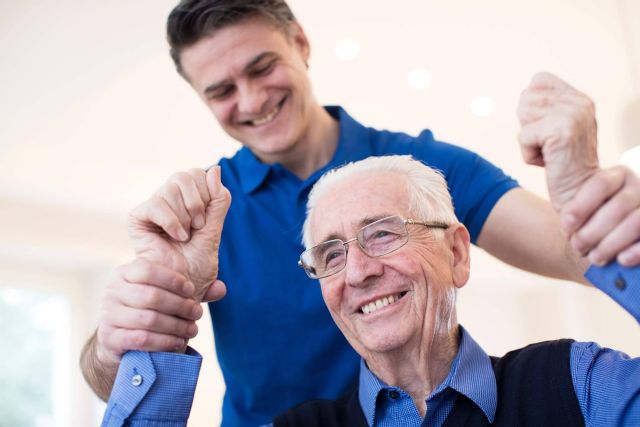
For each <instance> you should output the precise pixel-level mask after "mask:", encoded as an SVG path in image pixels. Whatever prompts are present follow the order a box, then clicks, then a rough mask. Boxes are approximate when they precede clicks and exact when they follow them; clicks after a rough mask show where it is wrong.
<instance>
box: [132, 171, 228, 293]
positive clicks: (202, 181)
mask: <svg viewBox="0 0 640 427" xmlns="http://www.w3.org/2000/svg"><path fill="white" fill-rule="evenodd" d="M230 202H231V195H230V193H229V191H228V190H227V189H226V188H225V187H224V186H223V185H222V183H221V182H220V169H219V167H217V166H216V167H213V168H211V169H209V171H207V172H205V171H204V170H202V169H192V170H190V171H188V172H181V173H177V174H174V175H172V176H171V178H169V180H168V181H167V183H166V184H165V185H164V186H162V187H161V188H160V189H159V190H158V191H157V192H156V193H155V194H154V196H152V197H151V198H150V199H149V200H147V201H146V202H144V203H143V204H142V205H140V206H139V207H137V208H136V209H135V210H134V211H133V212H132V213H131V215H130V216H129V236H130V237H131V240H132V241H133V246H134V249H135V251H136V255H137V256H138V257H140V258H144V259H147V260H149V261H152V262H155V263H159V264H162V265H164V266H166V267H168V268H170V269H172V270H174V271H177V272H182V273H183V274H184V275H185V276H186V277H187V278H188V279H189V281H190V282H192V283H193V284H194V286H195V294H194V297H195V298H196V299H197V300H202V299H203V298H204V299H206V300H215V299H219V298H221V297H223V296H224V294H225V292H226V289H225V287H224V284H223V283H222V282H220V281H217V276H218V247H219V245H220V234H221V232H222V225H223V222H224V217H225V215H226V213H227V210H228V208H229V204H230ZM205 297H206V298H205Z"/></svg>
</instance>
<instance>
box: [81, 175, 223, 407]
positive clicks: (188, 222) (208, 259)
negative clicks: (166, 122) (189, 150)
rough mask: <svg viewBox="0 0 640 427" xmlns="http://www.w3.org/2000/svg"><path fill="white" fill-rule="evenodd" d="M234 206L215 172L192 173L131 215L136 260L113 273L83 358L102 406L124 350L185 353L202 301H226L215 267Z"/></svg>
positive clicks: (172, 181)
mask: <svg viewBox="0 0 640 427" xmlns="http://www.w3.org/2000/svg"><path fill="white" fill-rule="evenodd" d="M230 200H231V197H230V194H229V192H228V191H227V189H226V188H224V186H223V185H222V183H221V181H220V172H219V169H218V168H217V167H216V168H211V169H210V170H209V171H208V172H205V171H203V170H195V169H194V170H191V171H189V172H184V173H178V174H175V175H174V176H172V177H171V178H170V179H169V181H168V182H167V183H166V184H165V185H164V186H163V187H162V188H160V190H158V192H157V193H156V194H154V195H153V196H152V197H151V198H150V199H149V200H147V201H146V202H144V203H143V204H142V205H140V206H139V207H138V208H136V209H135V210H134V211H133V212H132V213H131V215H130V219H129V232H130V236H131V238H132V241H133V244H134V248H135V251H136V255H137V259H136V260H135V261H133V262H131V263H129V264H127V265H124V266H122V267H119V268H117V269H116V270H115V272H114V274H113V276H112V278H111V280H110V281H109V284H108V285H107V288H106V290H105V292H104V295H103V297H102V314H101V316H100V323H99V325H98V330H97V331H96V334H95V335H94V336H93V337H92V338H91V339H90V340H89V341H88V342H87V344H86V345H85V348H84V350H83V352H82V355H81V358H80V366H81V368H82V372H83V374H84V376H85V379H86V380H87V382H88V383H89V385H90V386H91V388H92V389H93V390H94V391H95V392H96V394H97V395H98V396H99V397H101V398H102V399H104V400H106V398H107V397H108V396H109V393H110V391H111V386H112V384H113V381H114V378H115V373H116V371H117V369H118V364H119V363H120V358H121V356H122V355H123V354H124V353H125V352H126V351H128V350H140V351H180V350H182V351H184V349H185V348H186V342H187V341H188V339H189V338H192V337H194V336H195V334H196V333H197V327H196V325H195V321H196V320H198V319H199V318H200V316H202V313H203V310H202V307H201V306H200V302H203V301H213V300H217V299H220V298H222V297H223V296H224V295H225V292H226V288H225V286H224V284H223V283H222V282H221V281H219V280H217V275H218V263H217V260H218V242H219V241H220V234H221V232H222V225H223V222H224V218H225V215H226V212H227V209H228V207H229V204H230ZM176 206H177V207H176Z"/></svg>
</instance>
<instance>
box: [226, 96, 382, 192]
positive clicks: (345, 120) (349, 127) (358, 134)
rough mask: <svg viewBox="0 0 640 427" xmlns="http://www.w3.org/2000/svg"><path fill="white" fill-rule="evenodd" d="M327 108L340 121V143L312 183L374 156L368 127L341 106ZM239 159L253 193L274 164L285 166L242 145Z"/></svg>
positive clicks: (244, 184)
mask: <svg viewBox="0 0 640 427" xmlns="http://www.w3.org/2000/svg"><path fill="white" fill-rule="evenodd" d="M324 108H325V109H326V110H327V112H328V113H329V114H330V115H331V116H332V117H333V118H334V119H336V120H338V123H339V137H338V145H337V147H336V152H335V153H334V155H333V158H332V159H331V161H330V162H329V163H328V164H327V165H326V166H325V167H323V168H321V169H320V170H319V171H317V172H316V173H314V174H312V176H311V177H310V180H311V181H312V182H315V180H317V178H319V177H320V175H322V174H323V173H324V172H326V171H327V170H328V169H332V168H334V167H336V166H341V165H343V164H345V163H348V162H351V161H356V160H361V159H365V158H367V157H369V156H371V155H373V151H372V150H371V144H370V143H369V132H368V130H367V128H366V127H364V126H362V125H361V124H360V123H358V122H357V121H355V120H354V119H353V118H352V117H351V116H350V115H349V114H347V112H346V111H345V110H344V109H343V108H342V107H340V106H327V107H324ZM238 162H239V166H240V167H239V169H240V171H241V174H242V175H241V180H240V181H241V186H242V191H244V193H245V194H248V193H251V192H253V191H255V190H256V189H257V188H258V187H260V185H262V183H263V182H264V181H265V180H266V179H267V176H268V175H269V172H270V171H271V170H272V169H273V168H274V167H282V166H280V165H279V164H278V163H276V164H267V163H263V162H262V161H260V159H258V158H257V157H256V155H255V154H253V152H251V150H250V149H249V148H247V147H242V148H241V149H240V151H239V152H238ZM276 165H278V166H276Z"/></svg>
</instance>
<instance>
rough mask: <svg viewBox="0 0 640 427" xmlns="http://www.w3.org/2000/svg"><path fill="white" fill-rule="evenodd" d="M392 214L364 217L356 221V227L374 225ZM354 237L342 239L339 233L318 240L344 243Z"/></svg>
mask: <svg viewBox="0 0 640 427" xmlns="http://www.w3.org/2000/svg"><path fill="white" fill-rule="evenodd" d="M392 215H393V214H388V213H383V214H379V215H373V216H366V217H364V218H362V219H361V220H360V221H358V227H359V228H362V227H364V226H367V225H369V224H371V223H374V222H376V221H378V220H381V219H382V218H387V217H390V216H392ZM354 237H356V236H351V237H349V238H346V237H344V236H343V235H342V234H339V233H331V234H329V235H327V236H325V238H324V239H322V240H320V242H328V241H329V240H342V241H346V240H348V239H352V238H354Z"/></svg>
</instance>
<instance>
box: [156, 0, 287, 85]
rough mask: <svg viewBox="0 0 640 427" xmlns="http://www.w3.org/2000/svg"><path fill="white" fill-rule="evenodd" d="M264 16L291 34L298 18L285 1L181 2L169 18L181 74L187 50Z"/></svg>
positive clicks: (173, 52) (171, 43) (170, 36)
mask: <svg viewBox="0 0 640 427" xmlns="http://www.w3.org/2000/svg"><path fill="white" fill-rule="evenodd" d="M256 16H260V17H263V18H266V19H268V20H270V21H271V22H272V23H273V24H274V25H276V27H278V28H280V29H282V30H283V31H285V32H286V31H287V30H288V28H289V25H290V24H291V23H292V22H294V21H295V16H294V15H293V12H291V9H289V6H288V5H287V3H286V2H285V1H284V0H181V1H180V3H178V5H177V6H176V7H175V8H174V9H173V10H172V11H171V13H170V14H169V17H168V18H167V40H168V41H169V46H170V47H171V50H170V53H171V58H172V59H173V62H174V63H175V65H176V69H177V70H178V73H180V74H181V75H182V76H183V77H186V76H185V74H184V71H183V69H182V64H181V63H180V53H181V52H182V50H183V49H185V48H188V47H189V46H192V45H194V44H195V43H197V42H198V41H199V40H200V39H202V38H203V37H207V36H211V35H212V34H213V32H214V31H216V30H219V29H221V28H223V27H226V26H228V25H233V24H237V23H239V22H241V21H243V20H245V19H249V18H253V17H256Z"/></svg>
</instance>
